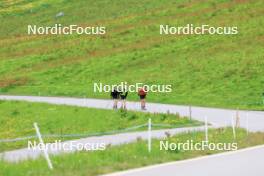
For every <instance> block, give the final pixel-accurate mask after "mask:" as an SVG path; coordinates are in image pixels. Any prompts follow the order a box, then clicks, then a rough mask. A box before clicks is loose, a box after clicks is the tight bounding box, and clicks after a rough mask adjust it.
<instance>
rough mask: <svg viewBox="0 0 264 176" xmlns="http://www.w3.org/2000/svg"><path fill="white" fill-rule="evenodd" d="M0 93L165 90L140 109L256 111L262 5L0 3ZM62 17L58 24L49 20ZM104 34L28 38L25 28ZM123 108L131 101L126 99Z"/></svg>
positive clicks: (227, 0) (208, 1) (209, 1)
mask: <svg viewBox="0 0 264 176" xmlns="http://www.w3.org/2000/svg"><path fill="white" fill-rule="evenodd" d="M0 6H1V10H0V20H1V28H0V40H1V42H0V93H1V94H27V95H56V96H78V97H83V96H87V97H96V98H108V97H109V94H108V93H94V92H93V83H94V82H96V83H99V82H102V83H104V84H117V83H120V82H121V81H127V82H128V83H129V84H134V83H137V82H143V83H145V84H172V88H173V92H172V93H152V94H151V93H150V94H149V96H148V99H149V101H152V102H162V103H172V104H193V105H201V106H216V107H227V108H246V109H259V110H261V109H264V106H263V104H262V100H261V94H262V92H263V87H264V86H263V83H264V80H263V76H262V75H264V69H263V67H264V59H263V56H264V55H263V53H264V48H263V44H264V39H263V34H264V31H263V30H262V28H261V24H263V21H264V16H263V15H262V14H263V8H264V4H263V1H262V0H256V1H231V0H221V1H217V2H216V1H215V0H204V1H202V2H201V1H195V0H188V1H187V0H179V1H177V2H175V1H172V0H156V1H153V0H140V1H139V0H136V1H135V0H126V1H118V0H114V1H110V0H102V1H92V0H88V1H87V0H80V1H78V2H76V1H73V0H60V1H53V0H40V1H36V2H35V1H31V0H20V1H14V0H13V1H2V2H1V3H0ZM60 11H63V12H64V13H65V16H63V17H61V18H55V15H56V14H57V13H58V12H60ZM55 23H60V24H63V25H70V24H77V25H82V26H89V25H94V26H95V25H97V26H99V25H102V26H106V27H107V34H106V35H105V36H99V37H98V36H87V35H71V36H65V35H58V36H54V35H53V36H52V35H49V36H28V35H27V25H28V24H36V25H39V26H53V25H54V24H55ZM188 23H192V24H194V25H202V24H204V23H206V24H209V25H211V26H237V27H238V29H239V34H238V35H233V36H223V35H221V36H220V35H188V36H187V35H185V36H160V35H159V25H160V24H169V25H171V26H184V25H186V24H188ZM129 99H131V100H135V99H137V96H136V94H133V95H132V94H130V95H129Z"/></svg>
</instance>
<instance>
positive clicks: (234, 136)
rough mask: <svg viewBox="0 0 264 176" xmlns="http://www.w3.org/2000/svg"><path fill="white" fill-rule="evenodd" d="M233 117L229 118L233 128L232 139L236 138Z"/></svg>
mask: <svg viewBox="0 0 264 176" xmlns="http://www.w3.org/2000/svg"><path fill="white" fill-rule="evenodd" d="M234 121H235V120H234V117H232V118H231V122H232V129H233V139H234V140H236V127H235V122H234Z"/></svg>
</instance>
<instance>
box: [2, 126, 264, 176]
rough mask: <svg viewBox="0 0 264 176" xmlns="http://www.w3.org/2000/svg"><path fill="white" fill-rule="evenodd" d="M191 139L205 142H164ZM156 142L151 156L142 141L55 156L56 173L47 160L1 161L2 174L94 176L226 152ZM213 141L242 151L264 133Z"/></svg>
mask: <svg viewBox="0 0 264 176" xmlns="http://www.w3.org/2000/svg"><path fill="white" fill-rule="evenodd" d="M187 140H193V142H194V143H196V142H201V141H203V140H204V133H203V132H193V133H184V134H178V135H176V136H170V137H168V138H167V139H163V141H169V143H172V142H177V143H180V142H183V143H184V142H186V141H187ZM152 142H153V143H152V152H151V153H148V151H147V142H146V141H143V140H140V139H139V140H138V141H137V142H135V143H131V144H125V145H120V146H109V147H108V148H107V149H106V150H104V151H95V152H77V153H74V154H63V155H59V156H52V157H51V160H52V162H53V165H54V168H55V169H54V170H53V171H50V170H49V169H48V167H47V163H46V161H45V160H44V159H43V158H40V159H37V160H34V161H31V160H30V161H24V162H20V163H17V164H10V163H6V162H0V168H1V170H0V174H1V175H6V176H9V175H17V176H19V175H23V176H28V175H32V176H33V175H43V176H45V175H56V176H60V175H63V176H70V175H76V176H81V175H86V176H92V175H99V174H105V173H111V172H116V171H122V170H127V169H132V168H138V167H143V166H148V165H153V164H159V163H165V162H170V161H178V160H184V159H189V158H195V157H200V156H205V155H211V154H215V153H219V152H223V151H209V150H208V149H207V150H202V151H198V150H187V151H183V150H167V151H166V150H160V142H159V140H157V139H155V140H153V141H152ZM209 142H210V143H218V142H222V143H226V144H227V143H232V142H237V146H238V148H239V149H241V148H245V147H249V146H254V145H260V144H264V133H249V134H248V135H247V133H246V131H245V130H243V129H237V138H236V141H234V140H233V136H232V129H231V128H221V129H210V130H209ZM227 148H228V147H227Z"/></svg>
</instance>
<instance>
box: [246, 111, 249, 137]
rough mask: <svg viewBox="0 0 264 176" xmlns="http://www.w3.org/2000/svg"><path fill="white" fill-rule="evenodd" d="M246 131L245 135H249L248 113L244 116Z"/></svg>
mask: <svg viewBox="0 0 264 176" xmlns="http://www.w3.org/2000/svg"><path fill="white" fill-rule="evenodd" d="M246 129H247V135H248V133H249V126H248V112H247V114H246Z"/></svg>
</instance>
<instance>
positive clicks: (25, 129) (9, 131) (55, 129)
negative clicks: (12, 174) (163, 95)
mask: <svg viewBox="0 0 264 176" xmlns="http://www.w3.org/2000/svg"><path fill="white" fill-rule="evenodd" d="M148 118H152V122H153V123H156V124H167V125H172V127H175V128H177V127H184V126H197V125H201V124H202V123H201V122H198V121H195V120H189V119H188V118H180V117H179V116H178V115H173V114H150V113H142V112H128V111H127V112H126V111H111V110H100V109H92V108H80V107H72V106H61V105H49V104H43V103H25V102H12V101H10V102H9V101H7V102H6V101H0V129H1V130H0V139H10V138H11V139H13V138H18V137H25V136H31V135H35V134H36V132H35V129H34V128H33V123H34V122H37V123H38V125H39V127H40V130H41V133H42V134H88V135H89V134H94V133H103V132H109V131H110V132H111V131H115V130H123V129H126V128H130V127H132V126H137V125H142V124H147V121H148ZM157 128H161V127H157ZM157 128H156V129H157ZM162 128H171V127H162ZM146 129H147V127H142V128H139V129H137V130H140V131H141V130H146ZM130 131H131V130H130ZM132 131H135V130H132ZM128 132H129V131H128ZM56 139H57V140H58V139H60V138H51V139H49V138H48V139H47V140H48V141H49V142H51V141H54V140H56ZM61 139H62V140H69V139H72V138H64V139H63V138H61ZM26 146H27V141H26V140H25V141H21V142H10V143H1V142H0V152H1V151H6V150H11V149H15V148H22V147H26Z"/></svg>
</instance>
